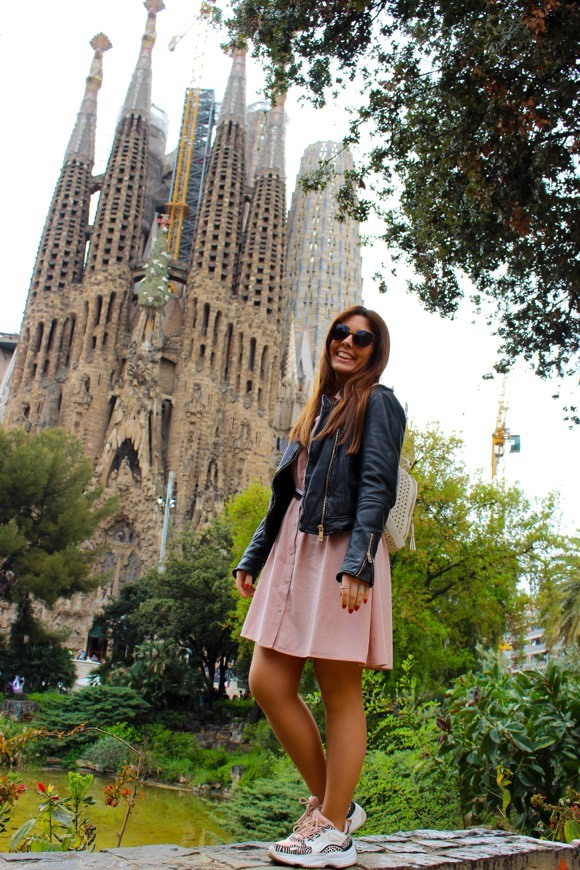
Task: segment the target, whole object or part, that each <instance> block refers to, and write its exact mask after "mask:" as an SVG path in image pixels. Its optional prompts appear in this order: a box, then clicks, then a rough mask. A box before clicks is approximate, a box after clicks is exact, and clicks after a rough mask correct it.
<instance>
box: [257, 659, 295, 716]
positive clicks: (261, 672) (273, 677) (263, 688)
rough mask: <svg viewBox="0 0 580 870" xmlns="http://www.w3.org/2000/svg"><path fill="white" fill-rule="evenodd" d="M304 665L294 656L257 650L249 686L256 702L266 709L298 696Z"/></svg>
mask: <svg viewBox="0 0 580 870" xmlns="http://www.w3.org/2000/svg"><path fill="white" fill-rule="evenodd" d="M301 672H302V663H301V662H300V660H299V659H295V658H294V657H292V656H283V655H281V654H276V653H273V652H272V651H271V650H263V649H261V648H260V649H255V650H254V656H253V658H252V664H251V667H250V673H249V675H248V685H249V687H250V692H251V693H252V696H253V698H254V699H255V701H256V702H257V703H258V704H259V705H260V707H262V709H264V707H266V706H268V707H270V706H272V705H273V704H283V703H284V701H285V700H288V699H290V698H293V697H296V696H297V695H298V687H299V685H300V674H301Z"/></svg>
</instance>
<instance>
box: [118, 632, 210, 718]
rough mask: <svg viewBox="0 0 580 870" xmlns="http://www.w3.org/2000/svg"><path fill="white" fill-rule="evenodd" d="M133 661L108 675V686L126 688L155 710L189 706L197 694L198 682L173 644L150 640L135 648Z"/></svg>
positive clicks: (196, 675)
mask: <svg viewBox="0 0 580 870" xmlns="http://www.w3.org/2000/svg"><path fill="white" fill-rule="evenodd" d="M133 655H134V661H133V663H132V664H131V665H129V666H126V667H118V668H115V669H112V670H110V671H109V676H108V680H107V682H108V684H109V685H111V686H128V687H129V688H131V689H134V690H135V691H136V692H138V693H139V694H140V695H141V697H142V698H143V699H144V700H145V701H147V703H148V704H150V705H151V707H152V708H154V709H157V710H159V709H162V708H165V709H172V710H175V709H183V708H190V707H191V706H192V699H194V698H197V697H198V696H199V693H200V679H199V676H198V674H197V673H195V672H193V671H192V669H191V667H190V666H189V664H188V662H187V660H186V658H185V655H184V653H183V651H182V652H181V654H179V651H178V650H176V648H175V644H174V641H169V640H166V641H162V640H149V641H145V642H143V643H142V644H139V645H138V646H136V647H135V650H134V653H133Z"/></svg>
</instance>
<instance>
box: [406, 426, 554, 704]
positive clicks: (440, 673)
mask: <svg viewBox="0 0 580 870" xmlns="http://www.w3.org/2000/svg"><path fill="white" fill-rule="evenodd" d="M461 446H462V445H461V441H460V439H458V438H456V437H449V438H446V437H444V436H443V435H442V434H441V433H440V432H439V431H438V430H437V429H435V428H430V429H427V430H426V431H425V432H422V433H421V432H417V431H414V430H410V432H409V434H408V436H407V442H406V445H405V450H406V451H407V452H408V453H409V454H410V455H412V456H413V457H414V467H413V473H414V475H415V476H416V477H417V480H418V484H419V496H418V501H417V507H416V510H415V516H414V523H415V539H416V542H417V550H416V551H415V552H411V551H409V550H408V549H404V550H400V551H399V552H398V553H397V554H396V555H395V556H394V558H393V562H392V575H393V630H394V643H395V649H396V656H395V669H394V675H395V676H394V679H397V678H398V677H399V674H400V670H401V665H402V662H403V660H404V658H405V656H407V655H409V654H411V655H412V656H413V658H414V661H415V663H416V673H417V674H418V675H419V677H420V679H421V684H422V689H423V690H427V691H429V692H432V693H435V694H439V693H440V692H441V690H442V689H444V688H445V687H446V686H447V685H448V683H449V681H450V680H451V679H452V678H453V677H455V676H457V675H459V674H461V673H465V671H467V670H469V669H470V668H472V667H473V666H474V665H475V664H476V662H477V648H478V646H483V647H486V648H490V647H491V648H497V646H498V643H499V641H500V639H501V638H502V636H503V635H504V634H505V633H506V632H507V631H508V629H510V630H511V631H515V632H516V633H517V627H518V625H519V626H520V631H521V629H522V628H523V625H524V623H525V612H526V608H527V606H528V604H529V594H528V593H524V592H522V591H521V586H522V584H523V583H524V581H525V584H526V585H527V587H528V588H529V589H530V590H531V592H533V591H536V590H537V589H538V586H539V585H543V584H544V583H546V582H548V580H549V578H550V577H551V576H552V573H553V570H556V571H557V572H558V576H559V568H557V567H556V568H554V569H553V568H552V566H557V564H558V562H559V560H560V558H561V557H562V554H563V553H565V552H566V551H567V547H568V543H567V540H566V539H565V538H563V537H561V536H560V535H559V534H558V532H557V520H558V512H557V502H556V500H555V498H554V497H553V496H548V497H546V498H545V499H543V500H541V501H539V502H538V503H533V502H531V501H529V500H528V499H527V498H526V497H525V496H524V494H523V493H522V492H521V491H520V490H519V489H518V488H517V487H509V488H508V487H503V486H498V485H494V484H488V483H485V482H483V481H481V480H478V479H476V480H474V481H472V480H470V478H469V476H468V475H467V473H466V471H465V468H464V466H463V463H462V461H461V459H460V457H459V454H460V449H461ZM391 679H393V678H391Z"/></svg>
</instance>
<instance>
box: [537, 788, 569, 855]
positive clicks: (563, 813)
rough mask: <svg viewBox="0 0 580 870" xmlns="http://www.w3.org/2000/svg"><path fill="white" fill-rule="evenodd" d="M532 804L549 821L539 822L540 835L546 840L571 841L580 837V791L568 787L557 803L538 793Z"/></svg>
mask: <svg viewBox="0 0 580 870" xmlns="http://www.w3.org/2000/svg"><path fill="white" fill-rule="evenodd" d="M531 804H532V806H533V807H534V808H535V809H536V810H538V812H539V813H540V815H542V816H543V817H547V822H544V821H543V820H541V821H540V822H539V823H538V826H537V827H538V831H539V832H540V836H541V837H542V839H545V840H559V841H560V842H563V843H571V842H572V840H579V839H580V792H579V791H577V790H575V789H573V788H570V787H568V788H567V789H566V791H565V793H564V796H563V797H561V798H560V800H559V801H558V803H557V804H551V803H549V802H548V801H547V800H546V798H545V797H544V795H541V794H536V795H534V796H533V797H532V800H531Z"/></svg>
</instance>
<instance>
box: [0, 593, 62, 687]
mask: <svg viewBox="0 0 580 870" xmlns="http://www.w3.org/2000/svg"><path fill="white" fill-rule="evenodd" d="M0 672H1V673H2V675H3V677H4V681H5V683H7V682H8V681H10V680H12V679H14V677H15V676H16V674H19V675H20V676H21V677H22V676H23V677H24V678H25V681H26V682H25V691H26V693H27V695H28V694H29V692H45V691H51V690H55V689H58V688H70V687H71V686H72V684H73V683H74V681H75V676H76V674H75V668H74V664H73V663H72V661H71V657H70V654H69V652H68V650H66V649H65V648H64V647H63V646H62V636H61V635H60V634H59V633H58V632H53V631H49V630H48V629H46V628H45V627H44V626H43V624H42V623H41V622H40V621H39V620H38V619H36V618H35V617H34V616H33V614H32V608H31V603H30V600H29V599H25V600H24V601H21V602H20V603H19V605H18V607H17V611H16V619H15V620H14V622H13V623H12V626H11V631H10V639H9V643H8V647H7V648H4V649H0Z"/></svg>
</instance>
